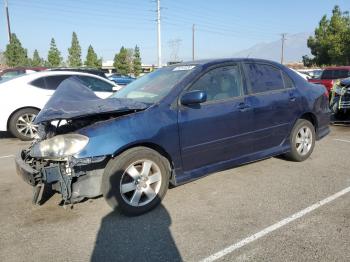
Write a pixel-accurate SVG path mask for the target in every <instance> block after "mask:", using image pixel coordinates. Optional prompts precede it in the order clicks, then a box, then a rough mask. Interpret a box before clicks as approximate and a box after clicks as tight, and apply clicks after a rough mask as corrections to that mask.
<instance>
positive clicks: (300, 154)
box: [286, 119, 316, 162]
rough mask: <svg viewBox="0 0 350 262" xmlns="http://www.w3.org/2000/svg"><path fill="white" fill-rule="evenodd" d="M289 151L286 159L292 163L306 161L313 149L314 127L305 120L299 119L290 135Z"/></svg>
mask: <svg viewBox="0 0 350 262" xmlns="http://www.w3.org/2000/svg"><path fill="white" fill-rule="evenodd" d="M289 139H290V145H291V151H290V152H289V153H287V154H286V157H287V158H288V159H290V160H292V161H297V162H301V161H304V160H306V159H307V158H308V157H309V156H310V155H311V153H312V151H313V150H314V147H315V140H316V135H315V127H314V126H313V125H312V123H311V122H310V121H308V120H305V119H299V120H298V121H297V122H296V123H295V125H294V127H293V130H292V132H291V135H290V138H289Z"/></svg>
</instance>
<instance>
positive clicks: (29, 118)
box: [16, 114, 38, 138]
mask: <svg viewBox="0 0 350 262" xmlns="http://www.w3.org/2000/svg"><path fill="white" fill-rule="evenodd" d="M35 117H36V115H35V114H23V115H21V116H20V117H19V118H18V119H17V122H16V129H17V131H18V133H20V134H21V135H23V136H25V137H28V138H34V137H35V135H36V133H37V132H38V129H37V126H36V125H34V123H33V122H34V119H35Z"/></svg>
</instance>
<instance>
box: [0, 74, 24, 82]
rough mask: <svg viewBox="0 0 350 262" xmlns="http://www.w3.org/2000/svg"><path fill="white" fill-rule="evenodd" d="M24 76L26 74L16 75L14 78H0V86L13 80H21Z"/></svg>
mask: <svg viewBox="0 0 350 262" xmlns="http://www.w3.org/2000/svg"><path fill="white" fill-rule="evenodd" d="M24 75H25V74H22V75H16V76H13V77H6V76H5V77H4V76H0V84H2V83H5V82H7V81H10V80H13V79H16V78H19V77H22V76H24Z"/></svg>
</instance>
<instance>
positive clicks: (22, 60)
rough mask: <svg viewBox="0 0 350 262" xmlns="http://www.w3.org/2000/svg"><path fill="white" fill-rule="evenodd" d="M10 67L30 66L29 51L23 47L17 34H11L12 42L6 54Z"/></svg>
mask: <svg viewBox="0 0 350 262" xmlns="http://www.w3.org/2000/svg"><path fill="white" fill-rule="evenodd" d="M4 56H5V60H6V64H7V65H8V66H25V65H27V64H28V56H27V49H25V48H23V47H22V44H21V42H20V41H19V39H18V38H17V36H16V34H11V41H10V43H9V44H7V45H6V50H5V52H4Z"/></svg>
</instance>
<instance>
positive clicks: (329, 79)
mask: <svg viewBox="0 0 350 262" xmlns="http://www.w3.org/2000/svg"><path fill="white" fill-rule="evenodd" d="M347 77H350V66H333V67H326V68H324V70H323V72H322V74H321V76H320V78H311V79H309V80H308V81H309V82H310V83H314V84H320V85H324V86H325V87H326V88H327V90H328V92H330V91H331V88H332V87H333V85H334V83H335V81H336V80H337V79H343V78H347Z"/></svg>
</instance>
